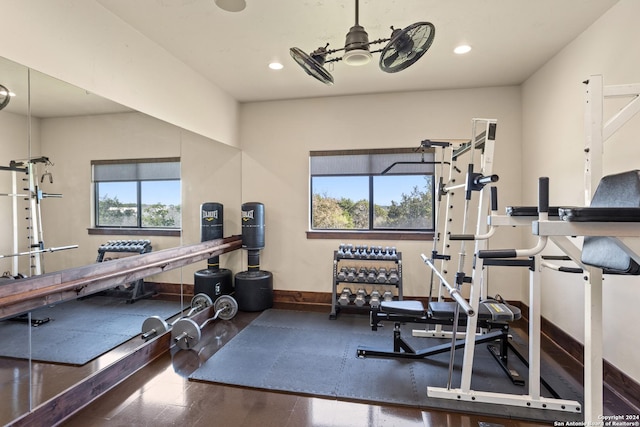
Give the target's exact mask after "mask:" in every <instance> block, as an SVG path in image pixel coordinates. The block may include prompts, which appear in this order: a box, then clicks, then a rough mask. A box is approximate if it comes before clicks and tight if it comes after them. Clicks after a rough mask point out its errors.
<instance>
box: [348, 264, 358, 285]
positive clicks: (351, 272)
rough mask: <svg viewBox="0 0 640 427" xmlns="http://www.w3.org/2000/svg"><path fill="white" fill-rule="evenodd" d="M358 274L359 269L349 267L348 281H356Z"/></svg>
mask: <svg viewBox="0 0 640 427" xmlns="http://www.w3.org/2000/svg"><path fill="white" fill-rule="evenodd" d="M356 275H357V271H356V269H355V267H351V268H349V271H348V272H347V282H355V281H356Z"/></svg>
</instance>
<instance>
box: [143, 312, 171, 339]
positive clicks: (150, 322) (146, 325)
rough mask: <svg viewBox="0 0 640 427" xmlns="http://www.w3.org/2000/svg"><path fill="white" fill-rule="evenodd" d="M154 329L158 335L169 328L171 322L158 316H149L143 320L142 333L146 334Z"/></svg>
mask: <svg viewBox="0 0 640 427" xmlns="http://www.w3.org/2000/svg"><path fill="white" fill-rule="evenodd" d="M153 330H155V331H156V333H155V335H156V336H158V335H162V334H164V333H165V332H167V331H168V330H169V324H168V323H167V322H165V321H164V319H163V318H161V317H158V316H151V317H147V318H146V319H145V321H144V322H142V333H143V334H146V333H149V332H151V331H153Z"/></svg>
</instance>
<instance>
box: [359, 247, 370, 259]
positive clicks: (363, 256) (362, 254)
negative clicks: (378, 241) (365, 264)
mask: <svg viewBox="0 0 640 427" xmlns="http://www.w3.org/2000/svg"><path fill="white" fill-rule="evenodd" d="M368 256H369V246H367V245H363V246H361V247H360V259H367V258H368Z"/></svg>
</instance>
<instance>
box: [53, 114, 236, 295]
mask: <svg viewBox="0 0 640 427" xmlns="http://www.w3.org/2000/svg"><path fill="white" fill-rule="evenodd" d="M40 123H41V135H42V152H43V153H46V154H43V155H47V156H48V157H50V159H51V161H52V162H53V163H54V164H55V166H54V167H52V168H51V171H52V173H53V176H54V183H53V184H48V183H44V184H43V186H46V187H43V189H44V191H48V192H51V193H62V194H63V199H55V198H52V199H45V200H44V201H43V203H42V218H43V229H44V230H45V238H46V244H47V246H65V245H70V244H77V245H79V249H76V250H68V251H60V252H54V253H51V254H46V264H47V265H48V266H50V268H51V269H55V270H59V269H65V268H71V267H76V266H80V265H86V264H91V263H93V262H95V260H96V256H97V249H98V247H99V246H100V244H102V243H104V242H106V241H107V240H113V239H137V238H138V237H136V236H131V235H127V234H123V235H115V236H100V235H89V234H88V232H87V229H88V228H89V227H91V226H92V225H93V211H92V205H93V204H92V200H93V193H92V185H91V164H90V163H91V160H109V159H136V158H147V157H181V160H182V161H181V175H182V181H183V188H182V218H183V219H182V220H183V230H184V232H183V235H182V237H161V236H150V237H148V238H149V239H150V240H151V242H152V246H153V250H154V251H157V250H162V249H167V248H171V247H175V246H179V245H181V244H192V243H197V242H199V241H200V229H199V227H200V222H199V215H200V205H201V204H202V203H203V202H207V201H216V202H220V203H223V205H225V224H224V225H225V235H231V234H239V233H240V227H239V225H238V218H239V217H240V171H241V168H240V161H241V156H240V153H239V150H238V149H236V148H233V147H229V146H227V145H224V144H219V143H215V142H213V141H211V140H210V139H207V138H204V137H202V136H200V135H196V134H194V133H192V132H189V131H185V130H183V129H180V128H178V127H176V126H173V125H170V124H168V123H165V122H162V121H160V120H157V119H154V118H152V117H149V116H147V115H144V114H141V113H120V114H103V115H95V116H81V117H69V118H54V119H41V120H40ZM227 258H228V259H227ZM222 262H223V266H227V267H229V268H232V269H235V270H236V271H237V270H238V269H239V268H240V256H239V255H236V256H233V255H223V258H222ZM200 268H204V264H203V263H196V264H194V265H191V266H189V267H185V268H184V269H182V270H176V271H171V272H167V273H163V274H162V275H161V276H162V277H156V276H152V277H150V278H149V279H148V280H149V281H159V282H168V283H193V272H194V271H196V270H198V269H200Z"/></svg>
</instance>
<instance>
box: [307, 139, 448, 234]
mask: <svg viewBox="0 0 640 427" xmlns="http://www.w3.org/2000/svg"><path fill="white" fill-rule="evenodd" d="M379 154H382V155H385V154H411V155H415V157H416V160H422V161H427V160H425V158H424V156H425V154H426V155H428V156H430V157H429V160H428V161H433V160H434V159H433V157H434V154H435V150H434V149H427V150H424V151H421V152H417V151H416V149H415V148H392V149H355V150H323V151H310V152H309V198H308V200H309V212H308V217H307V220H308V229H307V238H309V239H326V238H329V239H346V238H367V239H378V240H387V239H389V240H430V239H432V238H433V235H434V233H435V230H434V229H433V224H434V223H433V222H432V228H424V229H406V228H404V229H403V228H395V229H394V228H379V227H375V226H374V219H375V215H374V211H375V206H374V203H373V201H374V193H375V189H374V184H373V181H374V177H375V176H384V175H382V174H380V173H366V174H364V173H354V174H320V175H318V174H313V171H312V164H311V163H312V158H313V157H319V156H346V155H379ZM390 175H391V174H390ZM392 175H396V176H397V175H423V176H431V177H432V178H431V195H432V199H431V200H432V202H431V212H432V215H433V216H435V215H436V211H435V210H436V206H435V191H436V182H435V179H436V176H435V175H436V174H435V167H434V166H433V167H432V168H431V170H430V171H429V172H425V173H416V172H406V173H394V174H392ZM318 176H366V177H368V180H367V181H368V201H369V212H368V215H369V228H368V229H346V230H341V229H314V228H312V224H313V195H314V192H313V178H314V177H318Z"/></svg>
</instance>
